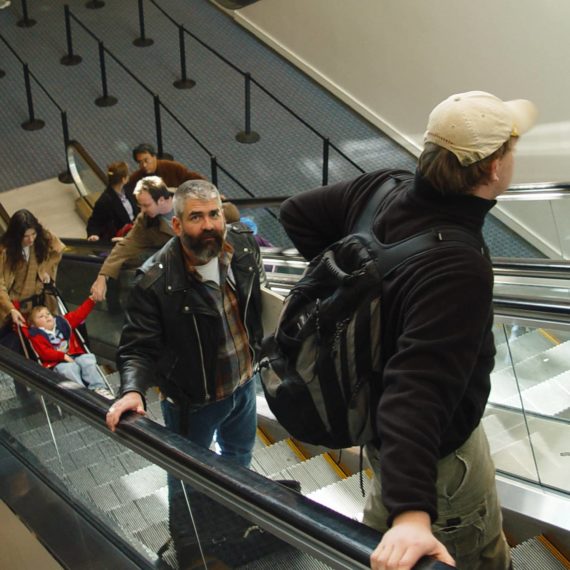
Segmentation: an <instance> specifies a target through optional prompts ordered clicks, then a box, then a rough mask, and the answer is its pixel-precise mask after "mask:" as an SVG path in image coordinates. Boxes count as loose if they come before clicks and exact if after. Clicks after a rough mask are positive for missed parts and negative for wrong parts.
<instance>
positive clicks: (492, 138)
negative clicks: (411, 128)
mask: <svg viewBox="0 0 570 570" xmlns="http://www.w3.org/2000/svg"><path fill="white" fill-rule="evenodd" d="M537 114H538V111H537V108H536V106H535V104H534V103H532V102H531V101H528V100H526V99H516V100H514V101H502V100H501V99H499V98H498V97H495V96H494V95H491V93H485V92H484V91H468V92H467V93H457V94H456V95H452V96H451V97H448V98H447V99H446V100H445V101H442V102H441V103H440V104H439V105H437V107H435V109H434V110H433V111H432V112H431V113H430V116H429V119H428V125H427V130H426V132H425V135H424V142H432V143H435V144H437V145H439V146H441V147H443V148H446V149H447V150H449V151H450V152H452V153H453V154H454V155H455V156H456V157H457V159H458V160H459V163H460V164H461V165H462V166H469V165H470V164H473V163H475V162H478V161H479V160H483V159H484V158H487V157H488V156H489V155H491V154H493V153H494V152H495V151H496V150H497V149H498V148H500V147H501V145H502V144H503V143H504V142H506V141H507V140H508V139H509V138H510V137H511V136H514V137H518V136H521V135H522V134H523V133H526V131H528V130H529V129H530V128H531V127H532V126H533V125H534V123H535V121H536V117H537Z"/></svg>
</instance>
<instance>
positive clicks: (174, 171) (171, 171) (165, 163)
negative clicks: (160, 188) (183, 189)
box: [125, 143, 206, 193]
mask: <svg viewBox="0 0 570 570" xmlns="http://www.w3.org/2000/svg"><path fill="white" fill-rule="evenodd" d="M133 159H134V161H135V162H136V163H137V164H138V165H139V169H138V170H136V171H135V172H133V173H132V174H131V176H130V178H129V181H128V182H127V183H126V184H125V191H126V192H127V193H128V192H129V191H132V190H133V188H135V187H136V185H137V184H138V182H139V181H140V180H142V179H143V178H145V177H146V176H159V177H160V178H162V181H163V182H164V183H165V184H166V186H168V188H178V186H180V185H181V184H182V183H183V182H186V180H206V178H205V177H204V176H202V175H201V174H200V173H199V172H195V171H194V170H190V169H189V168H186V167H185V166H184V165H183V164H180V163H179V162H176V161H175V160H162V159H160V158H158V157H157V156H156V150H155V149H154V147H153V146H152V145H151V144H148V143H141V144H139V145H138V146H136V147H135V148H134V150H133Z"/></svg>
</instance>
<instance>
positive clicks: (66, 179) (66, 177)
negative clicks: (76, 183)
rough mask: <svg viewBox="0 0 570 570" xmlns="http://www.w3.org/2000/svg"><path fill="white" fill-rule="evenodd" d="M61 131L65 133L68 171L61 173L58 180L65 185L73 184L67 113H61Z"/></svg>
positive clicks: (64, 145) (64, 140)
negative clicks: (70, 168) (69, 155)
mask: <svg viewBox="0 0 570 570" xmlns="http://www.w3.org/2000/svg"><path fill="white" fill-rule="evenodd" d="M61 130H62V131H63V148H64V151H65V167H66V169H65V170H64V171H63V172H61V173H60V174H59V175H58V177H57V179H58V180H59V181H60V182H62V183H63V184H71V183H72V182H73V176H71V172H70V171H69V161H68V160H67V147H68V146H69V128H68V125H67V113H66V112H65V111H62V112H61Z"/></svg>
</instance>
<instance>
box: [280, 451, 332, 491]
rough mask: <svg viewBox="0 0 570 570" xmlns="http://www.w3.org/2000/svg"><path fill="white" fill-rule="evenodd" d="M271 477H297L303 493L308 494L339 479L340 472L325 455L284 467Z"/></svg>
mask: <svg viewBox="0 0 570 570" xmlns="http://www.w3.org/2000/svg"><path fill="white" fill-rule="evenodd" d="M271 479H295V480H296V481H299V482H300V483H301V493H302V494H303V495H308V494H309V493H313V492H314V491H316V490H317V489H320V488H321V487H325V486H326V485H331V484H332V483H336V482H338V481H339V475H338V473H337V472H336V471H335V470H334V469H333V468H332V467H331V465H330V463H329V462H328V461H327V460H326V459H325V456H324V455H319V456H317V457H312V458H311V459H307V460H306V461H303V463H299V464H298V465H294V466H293V467H289V468H287V469H283V470H282V471H280V472H279V473H275V474H273V475H272V476H271Z"/></svg>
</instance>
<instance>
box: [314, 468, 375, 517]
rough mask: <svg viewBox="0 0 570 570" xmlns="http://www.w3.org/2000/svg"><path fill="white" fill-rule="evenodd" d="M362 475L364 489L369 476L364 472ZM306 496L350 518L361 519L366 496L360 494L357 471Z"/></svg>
mask: <svg viewBox="0 0 570 570" xmlns="http://www.w3.org/2000/svg"><path fill="white" fill-rule="evenodd" d="M362 476H363V478H364V479H363V483H364V489H365V490H366V489H367V488H368V485H369V483H370V478H369V477H368V475H367V474H366V473H365V472H363V474H362ZM308 498H309V499H311V500H313V501H315V502H317V503H319V504H321V505H324V506H326V507H329V509H332V510H334V511H336V512H337V513H340V514H342V515H345V516H347V517H350V518H351V519H355V520H358V521H362V512H363V511H364V505H365V504H366V497H363V496H362V491H361V489H360V474H359V473H356V474H355V475H351V476H350V477H348V478H346V479H343V480H342V481H338V482H337V483H333V484H332V485H327V486H326V487H323V488H321V489H319V490H318V491H315V492H313V493H310V494H309V495H308Z"/></svg>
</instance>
